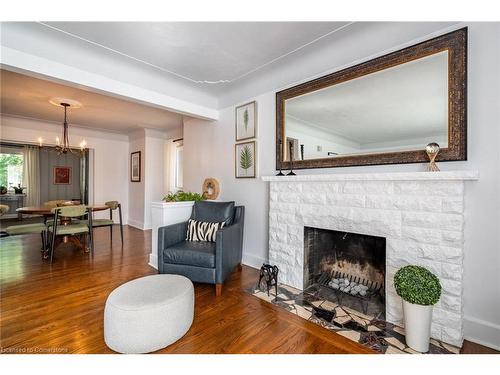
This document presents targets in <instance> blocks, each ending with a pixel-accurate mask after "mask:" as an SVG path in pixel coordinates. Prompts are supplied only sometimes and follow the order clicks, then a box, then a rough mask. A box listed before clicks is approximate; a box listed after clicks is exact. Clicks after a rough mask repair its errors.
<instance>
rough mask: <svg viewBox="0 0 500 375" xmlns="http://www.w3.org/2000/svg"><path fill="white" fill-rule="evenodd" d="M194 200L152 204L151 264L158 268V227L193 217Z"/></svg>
mask: <svg viewBox="0 0 500 375" xmlns="http://www.w3.org/2000/svg"><path fill="white" fill-rule="evenodd" d="M193 205H194V201H192V202H191V201H190V202H168V203H167V202H153V203H152V204H151V216H152V217H151V226H152V229H153V230H152V233H151V237H152V238H151V254H149V265H151V266H153V267H154V268H158V228H160V227H164V226H166V225H171V224H177V223H182V222H183V221H187V220H188V219H189V218H190V217H191V211H192V210H193Z"/></svg>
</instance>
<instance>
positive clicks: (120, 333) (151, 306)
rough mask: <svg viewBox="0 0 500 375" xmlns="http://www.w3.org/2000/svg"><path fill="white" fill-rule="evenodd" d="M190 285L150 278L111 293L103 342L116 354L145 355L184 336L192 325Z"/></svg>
mask: <svg viewBox="0 0 500 375" xmlns="http://www.w3.org/2000/svg"><path fill="white" fill-rule="evenodd" d="M193 315H194V288H193V283H192V282H191V281H190V280H189V279H188V278H186V277H184V276H179V275H152V276H146V277H141V278H139V279H135V280H132V281H129V282H127V283H125V284H123V285H120V286H119V287H118V288H116V289H115V290H113V291H112V292H111V294H110V295H109V296H108V299H107V300H106V307H105V308H104V341H105V342H106V345H107V346H108V347H110V348H111V349H113V350H114V351H116V352H119V353H149V352H153V351H155V350H158V349H161V348H164V347H166V346H168V345H170V344H172V343H174V342H175V341H177V340H179V339H180V338H181V337H182V336H184V335H185V334H186V332H187V331H188V330H189V327H191V324H192V323H193Z"/></svg>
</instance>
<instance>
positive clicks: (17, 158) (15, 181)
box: [0, 151, 23, 190]
mask: <svg viewBox="0 0 500 375" xmlns="http://www.w3.org/2000/svg"><path fill="white" fill-rule="evenodd" d="M22 183H23V155H22V154H21V153H16V152H8V151H3V152H2V153H0V186H5V187H7V188H8V189H9V190H13V189H12V188H13V187H14V186H19V185H20V184H22Z"/></svg>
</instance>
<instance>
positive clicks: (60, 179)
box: [54, 167, 71, 185]
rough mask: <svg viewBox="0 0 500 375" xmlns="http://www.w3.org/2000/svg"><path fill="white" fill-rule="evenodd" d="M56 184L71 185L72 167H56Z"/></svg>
mask: <svg viewBox="0 0 500 375" xmlns="http://www.w3.org/2000/svg"><path fill="white" fill-rule="evenodd" d="M54 185H71V167H54Z"/></svg>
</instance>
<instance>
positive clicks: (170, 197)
mask: <svg viewBox="0 0 500 375" xmlns="http://www.w3.org/2000/svg"><path fill="white" fill-rule="evenodd" d="M163 200H164V201H165V202H190V201H195V202H198V201H203V200H205V197H204V196H203V195H202V194H199V193H191V192H189V191H182V190H179V191H177V192H175V193H168V194H167V195H165V196H164V197H163Z"/></svg>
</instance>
